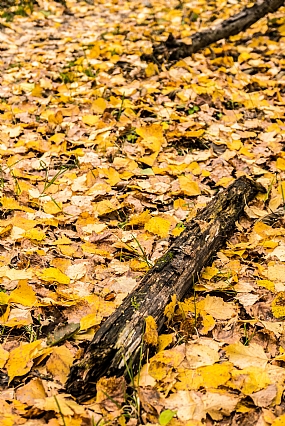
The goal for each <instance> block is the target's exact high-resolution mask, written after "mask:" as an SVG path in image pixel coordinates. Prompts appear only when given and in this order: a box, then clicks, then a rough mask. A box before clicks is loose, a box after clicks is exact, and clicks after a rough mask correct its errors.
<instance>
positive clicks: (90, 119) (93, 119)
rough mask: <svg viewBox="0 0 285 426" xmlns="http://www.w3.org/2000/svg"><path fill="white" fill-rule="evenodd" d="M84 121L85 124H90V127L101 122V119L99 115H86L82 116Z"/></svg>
mask: <svg viewBox="0 0 285 426" xmlns="http://www.w3.org/2000/svg"><path fill="white" fill-rule="evenodd" d="M82 121H83V123H84V124H88V126H95V124H97V123H98V121H99V117H98V115H92V114H86V115H83V116H82Z"/></svg>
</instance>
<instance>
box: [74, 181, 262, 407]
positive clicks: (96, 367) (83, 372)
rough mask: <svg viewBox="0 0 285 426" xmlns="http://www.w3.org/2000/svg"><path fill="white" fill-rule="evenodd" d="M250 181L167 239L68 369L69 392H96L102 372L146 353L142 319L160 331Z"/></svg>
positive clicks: (224, 232) (228, 226) (227, 229)
mask: <svg viewBox="0 0 285 426" xmlns="http://www.w3.org/2000/svg"><path fill="white" fill-rule="evenodd" d="M257 191H258V189H257V186H256V184H255V182H254V181H252V180H250V179H248V178H246V177H244V176H243V177H241V178H239V179H236V180H235V182H234V183H233V184H232V185H230V186H229V187H228V188H227V189H226V190H224V191H222V192H221V193H220V194H218V195H217V196H216V197H214V199H213V200H212V201H211V202H210V203H209V204H208V206H206V207H205V208H204V209H203V210H201V211H200V212H199V213H198V214H197V216H196V217H195V219H193V220H191V221H190V222H189V223H187V224H186V229H185V230H184V231H183V233H182V234H181V235H180V236H179V237H177V238H176V239H175V240H174V242H173V243H172V244H171V246H170V248H169V250H168V252H167V253H166V255H164V256H163V257H162V258H160V259H159V261H158V262H157V263H156V264H155V266H154V267H153V268H152V269H151V270H150V271H149V272H148V273H147V274H146V275H145V276H144V278H143V279H142V281H141V282H140V283H139V285H138V286H137V287H136V288H135V289H134V290H133V291H132V292H131V293H130V294H129V295H128V296H127V297H126V298H125V299H124V301H123V303H122V305H121V306H120V307H119V308H118V309H117V310H116V311H115V312H114V313H113V314H112V315H111V316H110V317H109V318H108V319H107V321H106V322H105V323H104V324H103V325H102V327H101V328H100V329H99V331H98V332H97V333H96V334H95V336H94V338H93V341H92V342H91V343H90V345H89V347H88V349H87V351H86V353H85V356H84V357H83V359H82V360H81V361H79V362H78V363H76V364H75V365H74V366H73V367H72V369H71V374H70V377H69V380H68V383H67V389H68V391H69V392H70V393H71V394H73V395H74V396H77V397H79V399H80V400H85V399H88V398H89V397H90V396H92V395H94V393H95V392H96V389H95V386H96V381H97V380H98V379H99V378H100V377H101V376H103V375H104V376H118V375H120V374H122V373H124V370H125V367H126V363H128V364H129V363H130V362H132V363H133V366H134V365H136V364H137V362H138V360H139V357H140V355H141V352H142V353H144V351H145V349H146V348H145V345H144V343H143V330H144V325H145V318H146V317H147V316H149V315H151V316H153V318H154V319H155V320H156V323H157V325H158V330H160V329H161V328H162V326H163V323H164V321H165V317H164V310H165V306H166V305H167V304H168V303H169V302H170V300H171V296H172V295H174V294H176V296H177V298H178V299H181V298H183V296H185V294H186V293H187V292H188V291H189V290H190V289H191V288H192V286H193V284H194V282H195V280H196V279H197V276H198V274H199V272H200V271H201V269H202V268H203V267H204V266H205V265H206V264H207V262H208V261H209V259H211V257H212V256H213V255H214V254H215V253H216V251H217V250H218V249H219V248H220V247H221V245H222V244H223V242H224V241H225V239H227V238H228V237H229V235H230V234H231V232H232V231H233V229H234V227H235V222H236V221H237V220H238V218H239V216H240V214H241V213H242V211H243V209H244V207H245V205H246V203H247V202H248V201H249V200H251V199H252V198H253V197H254V195H255V194H256V193H257Z"/></svg>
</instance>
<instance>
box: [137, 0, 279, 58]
mask: <svg viewBox="0 0 285 426" xmlns="http://www.w3.org/2000/svg"><path fill="white" fill-rule="evenodd" d="M284 3H285V2H284V0H257V1H256V3H255V4H254V5H253V6H252V7H246V8H244V9H243V10H242V11H241V12H239V13H237V14H236V15H233V16H231V17H230V18H228V19H225V20H224V21H222V22H221V23H219V24H218V25H216V26H215V27H210V28H207V29H206V30H203V31H199V32H197V33H195V34H193V35H192V36H190V40H191V44H186V43H183V42H180V41H178V40H176V39H175V38H174V37H173V35H172V34H169V36H168V39H167V40H166V41H165V42H164V43H160V44H158V45H156V46H154V48H153V54H152V55H145V56H144V57H143V59H144V60H147V61H151V60H153V59H154V58H155V60H156V61H159V62H161V60H163V59H164V58H165V59H168V60H178V59H182V58H186V57H187V56H191V55H192V53H196V52H198V51H199V50H201V49H204V48H205V47H207V46H209V45H210V44H212V43H215V42H217V41H219V40H222V39H223V38H229V37H230V36H233V35H236V34H239V33H240V32H241V31H245V30H246V29H247V28H249V27H250V26H251V25H252V24H254V23H255V22H257V21H258V20H259V19H261V18H263V17H264V16H265V15H267V14H268V13H273V12H276V11H277V10H278V9H279V8H280V7H281V6H283V5H284Z"/></svg>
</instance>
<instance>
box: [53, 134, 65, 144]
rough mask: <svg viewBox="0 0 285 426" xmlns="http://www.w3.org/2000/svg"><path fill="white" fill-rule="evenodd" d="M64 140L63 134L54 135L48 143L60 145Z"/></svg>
mask: <svg viewBox="0 0 285 426" xmlns="http://www.w3.org/2000/svg"><path fill="white" fill-rule="evenodd" d="M64 139H65V134H64V133H55V134H54V135H53V136H51V137H50V138H49V140H50V142H55V143H56V144H60V143H61V142H62V141H64Z"/></svg>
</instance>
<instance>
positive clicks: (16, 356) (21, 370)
mask: <svg viewBox="0 0 285 426" xmlns="http://www.w3.org/2000/svg"><path fill="white" fill-rule="evenodd" d="M41 345H42V341H41V340H36V341H35V342H32V343H20V346H18V347H17V348H16V349H12V351H11V352H10V355H9V359H8V361H7V363H6V368H7V373H8V376H9V379H10V381H11V380H13V378H14V377H16V376H24V375H25V374H27V373H28V372H29V371H30V369H31V368H32V365H33V361H32V360H33V359H34V358H36V357H37V356H38V355H39V353H40V349H41Z"/></svg>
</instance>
